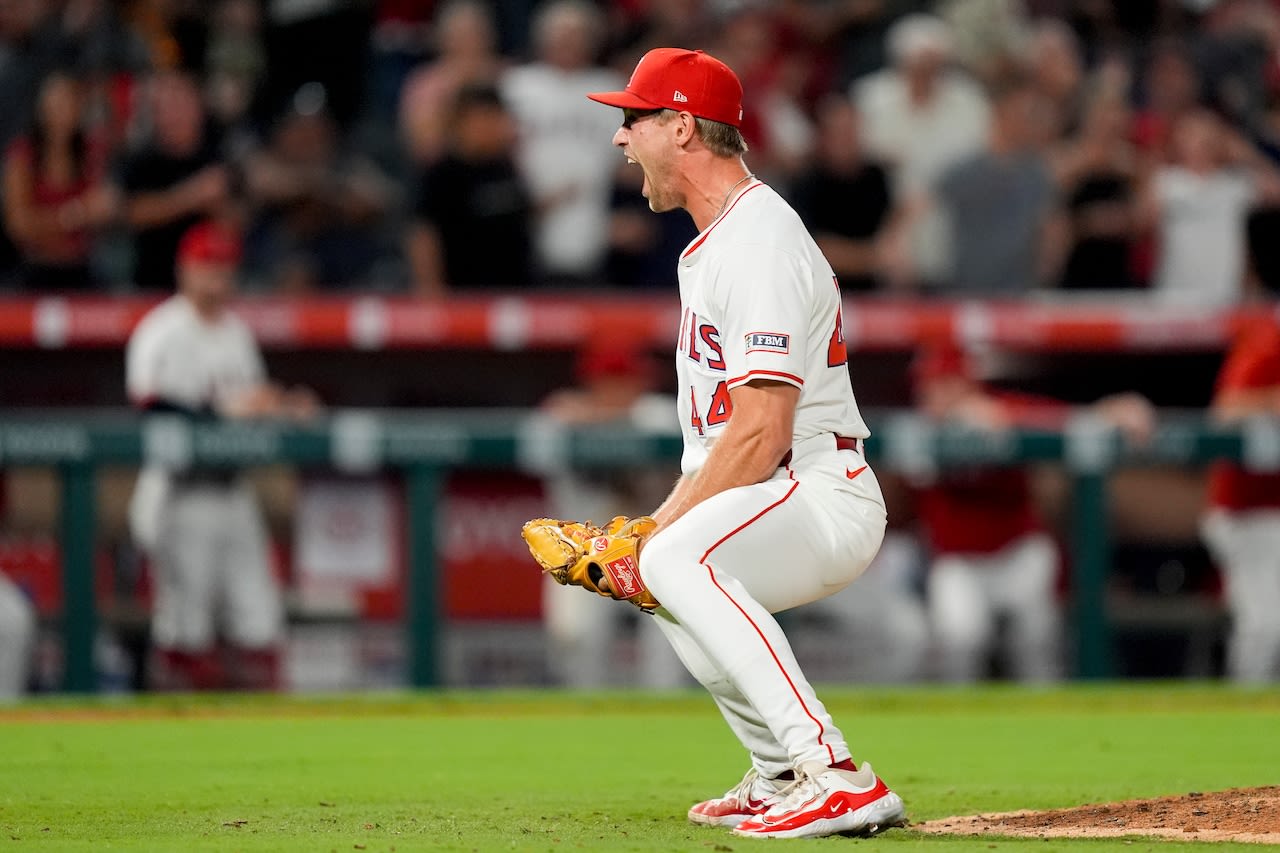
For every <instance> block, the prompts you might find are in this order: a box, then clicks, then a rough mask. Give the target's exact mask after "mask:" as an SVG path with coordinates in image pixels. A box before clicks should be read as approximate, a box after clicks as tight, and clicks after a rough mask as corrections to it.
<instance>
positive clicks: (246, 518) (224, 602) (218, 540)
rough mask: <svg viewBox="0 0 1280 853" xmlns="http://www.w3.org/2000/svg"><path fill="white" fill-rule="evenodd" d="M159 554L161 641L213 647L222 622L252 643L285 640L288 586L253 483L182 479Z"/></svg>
mask: <svg viewBox="0 0 1280 853" xmlns="http://www.w3.org/2000/svg"><path fill="white" fill-rule="evenodd" d="M152 556H153V558H154V559H153V565H154V570H155V603H154V608H153V614H152V635H153V636H152V638H153V640H154V642H155V644H156V646H157V647H159V648H162V649H172V650H175V651H185V652H200V651H207V650H209V649H211V648H213V646H214V644H215V643H216V641H217V639H218V630H219V628H221V629H222V631H223V632H224V635H225V638H226V639H227V640H228V641H229V642H230V643H232V644H233V645H235V646H238V647H240V648H244V649H265V648H268V647H270V646H273V645H275V644H276V643H277V642H278V641H279V640H280V637H281V633H282V631H283V625H284V612H283V606H282V604H281V599H280V590H279V587H278V585H277V583H276V580H275V576H274V575H273V574H272V573H271V558H270V553H269V550H268V544H267V532H266V529H265V528H264V526H263V523H262V518H261V515H260V513H259V511H258V503H257V498H256V497H255V495H254V494H253V490H252V489H251V488H250V487H249V486H248V485H246V484H239V485H234V486H229V487H221V486H178V485H175V486H174V488H173V492H172V494H171V495H170V498H169V502H168V504H167V505H166V506H165V508H164V514H163V516H162V518H161V526H160V531H159V539H158V541H157V544H156V549H155V552H154V553H153V555H152Z"/></svg>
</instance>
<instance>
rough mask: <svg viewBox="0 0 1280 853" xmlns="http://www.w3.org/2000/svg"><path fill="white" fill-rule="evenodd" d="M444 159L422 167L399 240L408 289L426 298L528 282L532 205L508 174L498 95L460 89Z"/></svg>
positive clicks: (505, 119)
mask: <svg viewBox="0 0 1280 853" xmlns="http://www.w3.org/2000/svg"><path fill="white" fill-rule="evenodd" d="M449 125H450V129H449V146H448V153H447V154H446V155H445V157H444V159H442V160H440V161H439V162H438V163H436V164H434V165H433V166H431V167H429V168H428V169H427V171H426V173H425V174H424V175H423V177H422V181H421V184H420V186H419V187H418V192H417V198H416V199H415V201H414V208H413V223H412V225H410V227H409V229H408V231H407V233H406V236H405V247H404V252H405V256H406V258H407V259H408V262H409V271H410V276H411V282H410V284H411V289H412V290H413V292H414V293H416V294H418V295H420V296H424V297H427V298H439V297H442V296H444V295H445V294H446V293H448V292H450V291H452V290H462V289H470V288H476V287H508V288H509V287H521V286H523V285H527V284H528V283H529V282H530V280H531V272H530V266H531V259H532V227H533V202H532V201H531V199H530V197H529V192H528V190H527V189H526V187H525V185H524V182H523V180H522V178H521V175H520V172H519V170H518V169H517V168H516V163H515V159H514V150H515V141H516V126H515V121H514V119H513V118H512V116H511V114H510V113H509V112H508V111H507V108H506V106H505V104H504V103H503V100H502V97H501V95H499V93H498V90H497V89H495V88H493V87H491V86H465V87H463V88H462V90H461V91H460V92H459V93H458V95H457V98H456V100H455V103H454V105H453V108H452V110H451V119H450V122H449Z"/></svg>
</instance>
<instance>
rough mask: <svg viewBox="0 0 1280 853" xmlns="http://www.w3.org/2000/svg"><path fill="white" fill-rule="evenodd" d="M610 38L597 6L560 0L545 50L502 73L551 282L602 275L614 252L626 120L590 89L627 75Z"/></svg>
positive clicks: (541, 261) (546, 21) (543, 24)
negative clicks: (605, 51)
mask: <svg viewBox="0 0 1280 853" xmlns="http://www.w3.org/2000/svg"><path fill="white" fill-rule="evenodd" d="M603 37H604V20H603V18H602V17H601V14H600V12H599V11H598V10H597V9H596V7H595V6H593V5H591V4H590V3H588V2H585V0H555V2H552V3H549V4H547V5H546V6H544V7H542V8H541V9H539V11H538V13H537V17H536V18H535V20H534V29H533V38H534V44H535V46H536V50H537V57H538V58H537V59H536V60H535V61H534V62H532V63H529V64H527V65H521V66H518V67H516V68H513V69H511V70H510V71H508V72H506V74H504V75H503V78H502V84H501V90H502V94H503V97H504V98H505V100H506V102H507V104H508V106H509V107H510V109H511V110H512V112H513V113H514V114H515V116H516V120H517V123H518V125H519V129H520V150H519V163H520V167H521V170H522V171H523V173H524V177H525V180H526V181H527V182H528V185H529V187H530V189H531V191H532V192H533V197H534V202H535V204H536V205H537V210H538V220H537V224H536V226H535V237H534V256H535V259H536V262H537V267H538V271H539V274H540V277H541V279H542V281H543V282H545V283H547V284H551V285H560V286H565V285H569V286H572V285H584V284H595V283H597V282H598V280H599V277H600V275H601V273H602V271H603V266H604V261H605V254H606V252H607V251H608V241H609V231H608V229H609V194H610V192H611V191H612V189H613V173H614V169H615V168H616V167H617V164H618V159H617V158H618V152H617V151H615V150H614V148H613V145H612V143H611V142H610V140H611V139H612V138H613V132H614V131H615V130H616V129H617V122H616V120H615V117H614V116H612V115H610V114H609V113H608V112H607V111H604V110H598V109H595V108H594V106H593V105H592V103H591V102H590V101H588V100H587V98H586V95H587V93H588V92H603V91H609V90H611V89H620V88H622V84H623V82H624V81H623V80H622V78H621V76H620V75H618V74H617V73H615V72H613V71H611V70H609V69H606V68H602V67H600V66H599V65H598V64H597V62H596V54H597V52H598V51H599V50H600V47H601V44H602V43H603Z"/></svg>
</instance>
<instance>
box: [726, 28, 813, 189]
mask: <svg viewBox="0 0 1280 853" xmlns="http://www.w3.org/2000/svg"><path fill="white" fill-rule="evenodd" d="M785 23H786V22H785V21H784V19H783V18H782V15H781V12H780V10H776V9H774V8H772V7H769V6H763V5H758V6H752V5H746V6H743V7H742V8H739V9H737V10H735V11H734V12H732V13H730V14H727V15H726V16H725V17H724V19H723V21H722V23H721V26H720V31H719V37H718V39H717V41H716V43H715V44H714V45H713V46H712V47H711V48H710V49H709V50H710V52H711V53H712V54H713V55H714V56H716V57H717V58H718V59H720V60H721V61H722V62H724V63H725V64H726V65H728V66H729V67H730V68H732V69H733V70H734V72H735V73H737V75H738V77H739V79H741V80H742V88H743V93H744V94H743V102H742V109H743V116H742V127H741V130H742V135H743V138H744V139H746V141H747V145H748V146H749V147H750V149H751V168H752V171H754V172H755V173H756V175H758V176H759V177H760V178H761V179H762V180H764V181H767V182H768V183H769V184H770V185H771V186H772V187H774V189H776V190H778V191H779V192H781V193H783V194H784V195H789V194H790V193H789V190H790V188H791V185H792V181H793V180H794V178H795V177H796V175H797V174H798V173H799V172H800V171H801V169H803V168H804V166H805V164H806V163H807V162H808V160H809V156H810V154H811V152H812V150H813V146H814V138H815V131H814V126H813V121H812V119H811V118H810V117H809V112H810V110H809V104H807V103H806V93H807V88H808V83H809V78H810V76H811V69H812V66H813V58H812V56H810V54H809V52H807V51H805V50H803V49H802V48H799V46H798V45H797V44H795V43H794V42H795V39H794V37H792V36H791V34H790V33H789V32H788V30H787V29H786V28H785Z"/></svg>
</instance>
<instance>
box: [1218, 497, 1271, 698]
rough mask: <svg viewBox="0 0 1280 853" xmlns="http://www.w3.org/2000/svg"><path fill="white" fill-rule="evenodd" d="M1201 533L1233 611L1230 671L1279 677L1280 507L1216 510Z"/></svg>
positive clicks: (1245, 676) (1246, 676)
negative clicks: (1228, 510)
mask: <svg viewBox="0 0 1280 853" xmlns="http://www.w3.org/2000/svg"><path fill="white" fill-rule="evenodd" d="M1202 533H1203V536H1204V541H1205V544H1206V545H1207V546H1208V548H1209V552H1210V554H1211V555H1212V556H1213V559H1214V561H1215V562H1216V563H1217V564H1218V566H1219V568H1220V569H1221V571H1222V578H1223V582H1224V585H1225V588H1226V595H1227V606H1228V608H1229V609H1230V611H1231V636H1230V639H1229V641H1228V643H1227V670H1228V673H1229V674H1230V675H1231V677H1232V678H1233V679H1235V680H1236V681H1241V682H1255V683H1256V682H1264V681H1271V680H1274V679H1280V510H1277V509H1259V510H1253V511H1247V512H1227V511H1225V510H1215V511H1213V512H1210V513H1209V514H1208V515H1206V516H1205V518H1204V522H1203V524H1202Z"/></svg>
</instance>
